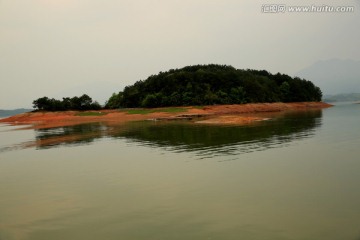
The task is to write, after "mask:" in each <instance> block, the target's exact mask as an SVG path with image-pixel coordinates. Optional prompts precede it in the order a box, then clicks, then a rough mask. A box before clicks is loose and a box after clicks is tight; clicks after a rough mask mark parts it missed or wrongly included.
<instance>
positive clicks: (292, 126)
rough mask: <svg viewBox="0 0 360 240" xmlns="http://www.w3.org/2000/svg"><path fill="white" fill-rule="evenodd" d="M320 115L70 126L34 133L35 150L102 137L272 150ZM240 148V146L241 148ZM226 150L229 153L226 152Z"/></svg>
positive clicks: (305, 131) (309, 131)
mask: <svg viewBox="0 0 360 240" xmlns="http://www.w3.org/2000/svg"><path fill="white" fill-rule="evenodd" d="M321 117H322V112H321V110H319V111H306V112H305V111H304V112H296V113H286V114H282V115H281V116H280V117H279V116H278V117H276V118H273V119H272V120H269V121H265V122H261V123H257V124H253V125H247V126H209V125H201V124H194V123H191V122H150V121H146V122H130V123H127V124H126V125H124V124H122V125H115V126H114V125H111V126H110V125H107V124H106V123H90V124H82V125H76V126H70V127H61V128H53V129H47V130H36V142H37V146H38V147H39V148H45V147H46V148H48V147H56V146H59V145H74V144H90V143H91V142H93V141H94V140H95V139H99V138H102V137H111V138H125V139H129V140H130V141H133V142H139V143H144V144H147V145H154V146H158V147H172V148H173V149H174V150H184V151H186V150H188V151H197V150H203V149H208V150H209V151H217V150H219V151H222V150H224V149H223V148H224V147H225V146H237V147H236V149H237V150H236V151H237V152H238V151H239V149H240V151H250V150H251V149H252V148H253V150H255V149H261V148H269V147H274V146H276V145H279V144H284V143H287V142H290V141H293V140H295V139H302V138H306V137H309V136H312V135H313V132H314V130H315V129H316V128H317V127H318V126H320V124H321ZM241 147H244V148H243V149H241ZM229 151H230V150H229Z"/></svg>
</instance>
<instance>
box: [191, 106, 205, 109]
mask: <svg viewBox="0 0 360 240" xmlns="http://www.w3.org/2000/svg"><path fill="white" fill-rule="evenodd" d="M193 108H195V109H204V106H193Z"/></svg>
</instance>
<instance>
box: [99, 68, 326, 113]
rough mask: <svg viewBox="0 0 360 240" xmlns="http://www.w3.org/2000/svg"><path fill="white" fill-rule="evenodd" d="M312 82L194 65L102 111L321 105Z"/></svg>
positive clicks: (152, 80) (119, 97) (117, 98)
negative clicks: (144, 108) (200, 106)
mask: <svg viewBox="0 0 360 240" xmlns="http://www.w3.org/2000/svg"><path fill="white" fill-rule="evenodd" d="M321 98H322V93H321V91H320V89H319V88H318V87H316V86H315V85H314V84H313V83H312V82H310V81H307V80H303V79H300V78H297V77H296V78H292V77H290V76H288V75H285V74H280V73H277V74H275V75H273V74H270V73H269V72H267V71H265V70H262V71H258V70H240V69H235V68H234V67H232V66H227V65H215V64H210V65H196V66H188V67H184V68H181V69H171V70H169V71H167V72H160V73H159V74H157V75H152V76H150V77H148V78H147V79H146V80H145V81H138V82H136V83H135V84H134V85H132V86H127V87H125V89H124V91H123V92H119V93H117V94H113V95H112V96H111V97H110V99H109V100H108V101H107V103H106V106H105V107H106V108H119V107H164V106H188V105H211V104H239V103H255V102H306V101H321Z"/></svg>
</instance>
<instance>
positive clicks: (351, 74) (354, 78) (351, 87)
mask: <svg viewBox="0 0 360 240" xmlns="http://www.w3.org/2000/svg"><path fill="white" fill-rule="evenodd" d="M296 75H297V76H299V77H301V78H305V79H308V80H310V81H312V82H313V83H314V84H315V85H317V86H319V87H320V88H321V90H322V92H323V94H324V95H326V94H332V95H334V94H341V93H354V92H360V61H354V60H340V59H331V60H326V61H318V62H316V63H314V64H313V65H311V66H309V67H307V68H305V69H303V70H301V71H299V72H298V73H297V74H296Z"/></svg>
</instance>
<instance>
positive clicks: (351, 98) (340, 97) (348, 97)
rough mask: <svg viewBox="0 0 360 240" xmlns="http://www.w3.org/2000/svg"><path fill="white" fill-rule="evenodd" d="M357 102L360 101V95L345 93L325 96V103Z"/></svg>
mask: <svg viewBox="0 0 360 240" xmlns="http://www.w3.org/2000/svg"><path fill="white" fill-rule="evenodd" d="M356 101H360V93H343V94H336V95H325V96H324V102H356Z"/></svg>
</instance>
